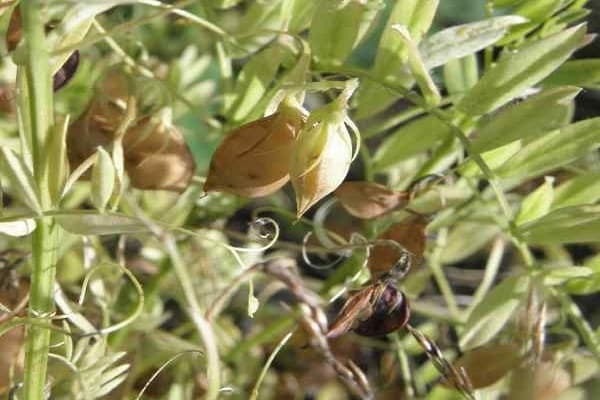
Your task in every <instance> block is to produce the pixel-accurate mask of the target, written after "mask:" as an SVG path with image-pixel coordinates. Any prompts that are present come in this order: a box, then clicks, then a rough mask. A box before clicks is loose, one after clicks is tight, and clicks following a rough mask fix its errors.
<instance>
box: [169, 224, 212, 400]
mask: <svg viewBox="0 0 600 400" xmlns="http://www.w3.org/2000/svg"><path fill="white" fill-rule="evenodd" d="M165 247H166V250H167V252H168V254H169V257H170V258H171V263H172V264H173V271H174V272H175V276H176V277H177V280H178V281H179V285H180V286H181V289H182V291H183V295H184V297H185V300H186V303H187V306H188V307H189V314H190V317H191V319H192V322H193V323H194V325H195V327H196V330H197V331H198V334H199V335H200V338H201V339H202V342H203V343H204V350H205V352H206V365H207V367H206V378H207V380H208V388H207V391H206V397H205V399H206V400H215V399H217V398H218V396H219V389H220V385H221V380H220V371H219V351H218V349H217V342H216V339H215V335H214V332H213V330H212V327H211V326H210V322H209V321H208V320H206V318H204V312H203V311H202V309H201V307H200V303H199V302H198V299H197V298H196V293H195V290H194V285H193V284H192V278H191V277H190V275H189V273H188V270H187V267H186V266H185V264H184V262H183V260H182V259H181V256H180V255H179V251H178V249H177V244H176V243H175V239H174V238H173V237H172V236H170V235H169V236H166V237H165Z"/></svg>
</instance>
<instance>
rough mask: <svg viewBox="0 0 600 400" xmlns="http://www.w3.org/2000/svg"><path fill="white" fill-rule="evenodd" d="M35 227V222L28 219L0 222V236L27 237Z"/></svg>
mask: <svg viewBox="0 0 600 400" xmlns="http://www.w3.org/2000/svg"><path fill="white" fill-rule="evenodd" d="M36 226H37V225H36V223H35V220H33V219H30V218H25V219H20V220H17V221H6V222H0V234H3V235H8V236H14V237H21V236H27V235H29V234H30V233H31V232H33V231H34V230H35V227H36Z"/></svg>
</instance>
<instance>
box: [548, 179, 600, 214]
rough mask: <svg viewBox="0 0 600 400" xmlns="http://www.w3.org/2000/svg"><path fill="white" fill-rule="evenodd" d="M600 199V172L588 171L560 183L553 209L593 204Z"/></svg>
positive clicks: (555, 194)
mask: <svg viewBox="0 0 600 400" xmlns="http://www.w3.org/2000/svg"><path fill="white" fill-rule="evenodd" d="M598 200H600V172H591V171H588V172H586V173H584V174H581V175H578V176H576V177H574V178H571V179H569V180H567V181H565V182H563V183H562V184H560V185H559V186H558V187H557V188H556V190H555V192H554V201H553V202H552V209H557V208H562V207H568V206H578V205H583V204H593V203H596V202H597V201H598Z"/></svg>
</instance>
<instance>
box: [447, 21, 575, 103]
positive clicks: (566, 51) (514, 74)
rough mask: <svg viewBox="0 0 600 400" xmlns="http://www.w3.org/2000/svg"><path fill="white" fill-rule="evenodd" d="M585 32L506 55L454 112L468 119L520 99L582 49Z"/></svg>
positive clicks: (556, 37) (563, 34)
mask: <svg viewBox="0 0 600 400" xmlns="http://www.w3.org/2000/svg"><path fill="white" fill-rule="evenodd" d="M585 31H586V29H585V26H584V25H579V26H576V27H573V28H571V29H567V30H565V31H563V32H560V33H557V34H554V35H551V36H548V37H546V38H544V39H541V40H538V41H536V42H533V43H528V44H526V45H524V46H522V47H521V48H519V49H518V50H515V51H513V52H505V53H504V54H502V56H501V57H500V59H499V61H498V63H497V64H496V65H495V66H494V67H493V68H491V69H490V70H489V71H488V72H486V73H485V74H484V75H483V77H482V78H481V79H480V80H479V82H478V83H477V84H476V85H475V86H474V87H473V88H472V89H471V90H470V91H469V93H467V94H466V95H465V97H463V98H462V99H461V101H460V102H459V103H458V105H457V109H458V110H460V111H462V112H464V113H466V114H469V115H483V114H486V113H488V112H489V111H492V110H494V109H496V108H498V107H500V106H502V105H503V104H506V103H507V102H509V101H510V100H512V99H514V98H515V97H517V96H520V95H521V94H522V93H523V92H524V91H525V90H526V89H528V88H530V87H532V86H533V85H535V84H536V83H538V82H539V81H541V80H542V79H544V78H545V77H546V76H548V75H549V74H550V73H551V72H552V71H554V70H555V69H556V68H558V67H559V66H560V65H561V64H562V63H563V62H564V61H565V60H567V59H568V58H569V57H570V56H571V54H572V53H573V52H574V51H575V50H577V48H579V47H580V46H582V45H583V44H584V43H585V40H586V38H585Z"/></svg>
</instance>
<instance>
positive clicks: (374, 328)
mask: <svg viewBox="0 0 600 400" xmlns="http://www.w3.org/2000/svg"><path fill="white" fill-rule="evenodd" d="M409 318H410V308H409V305H408V299H406V297H405V296H404V294H403V293H402V292H401V291H399V290H398V289H396V287H395V286H394V284H393V283H391V282H385V281H384V282H377V283H375V284H373V285H371V286H368V287H366V288H364V289H362V290H360V291H358V292H356V293H355V294H353V295H352V296H350V298H349V299H348V300H346V303H345V304H344V306H343V307H342V309H341V310H340V312H339V314H338V317H337V318H336V320H335V321H334V323H333V324H332V325H331V327H330V328H329V331H328V332H327V337H328V338H335V337H338V336H341V335H343V334H344V333H346V332H348V331H349V330H351V329H354V331H355V332H356V333H357V334H359V335H362V336H383V335H387V334H388V333H390V332H393V331H395V330H397V329H400V328H402V327H403V326H404V325H406V324H407V322H408V320H409Z"/></svg>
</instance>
